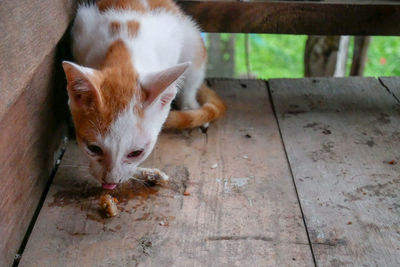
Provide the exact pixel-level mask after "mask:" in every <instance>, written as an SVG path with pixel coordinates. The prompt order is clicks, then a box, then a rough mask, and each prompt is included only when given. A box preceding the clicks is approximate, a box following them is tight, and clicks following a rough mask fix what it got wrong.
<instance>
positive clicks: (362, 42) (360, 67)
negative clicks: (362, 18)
mask: <svg viewBox="0 0 400 267" xmlns="http://www.w3.org/2000/svg"><path fill="white" fill-rule="evenodd" d="M370 40H371V37H370V36H355V37H354V52H353V61H352V63H351V70H350V76H362V75H363V74H364V69H365V64H366V63H367V53H368V47H369V43H370Z"/></svg>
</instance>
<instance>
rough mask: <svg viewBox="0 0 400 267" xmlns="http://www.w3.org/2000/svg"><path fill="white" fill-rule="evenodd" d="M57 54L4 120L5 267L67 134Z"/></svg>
mask: <svg viewBox="0 0 400 267" xmlns="http://www.w3.org/2000/svg"><path fill="white" fill-rule="evenodd" d="M55 54H56V49H53V51H52V52H51V53H50V54H49V55H48V56H47V57H46V58H45V60H44V61H43V62H42V64H41V65H40V66H39V67H38V68H37V70H36V72H35V74H34V77H33V79H32V80H31V81H30V83H29V86H28V87H27V88H26V90H25V91H24V92H23V93H22V95H20V97H19V98H18V100H17V102H16V103H14V104H13V105H12V106H11V107H10V109H9V111H8V112H7V113H6V115H5V116H4V118H3V119H2V120H0V129H1V130H0V180H1V185H2V186H1V187H0V195H1V199H0V214H1V216H0V236H1V238H0V266H9V265H10V264H11V263H12V261H13V259H14V255H15V254H16V253H17V250H18V248H19V246H20V244H21V242H22V240H23V237H24V235H25V233H26V230H27V227H28V225H29V223H30V220H31V219H32V215H33V213H34V211H35V209H36V207H37V205H38V202H39V199H40V197H41V194H42V192H43V189H44V188H45V186H46V183H47V181H48V178H49V177H50V172H51V169H52V167H53V165H54V157H55V154H56V151H57V149H58V146H59V145H60V143H61V140H62V135H63V134H65V132H63V131H65V130H66V128H65V127H63V123H64V124H65V121H66V116H65V114H67V113H66V112H67V110H66V99H65V88H60V87H57V86H56V83H55V80H56V79H58V83H57V84H58V85H59V86H62V83H60V82H59V81H60V74H62V73H61V72H60V71H62V70H60V68H61V66H59V65H56V63H55V58H56V55H55ZM56 66H58V68H57V67H56ZM57 70H58V71H57ZM61 77H62V76H61ZM62 87H64V86H62ZM63 96H64V97H63Z"/></svg>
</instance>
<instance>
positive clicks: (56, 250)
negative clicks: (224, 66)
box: [20, 78, 400, 266]
mask: <svg viewBox="0 0 400 267" xmlns="http://www.w3.org/2000/svg"><path fill="white" fill-rule="evenodd" d="M209 82H210V85H211V86H212V87H213V88H215V89H216V90H217V91H218V93H219V94H220V95H221V97H222V98H223V99H224V100H225V101H226V103H227V105H228V108H229V109H228V113H227V114H226V116H225V117H224V118H223V119H221V120H219V121H218V122H216V123H213V124H212V125H211V126H210V128H209V131H208V137H207V136H206V135H204V134H202V133H200V132H199V131H197V130H193V131H192V132H186V131H185V132H164V133H162V135H161V136H160V140H159V143H158V145H157V146H156V148H155V150H154V152H153V153H152V155H151V157H150V158H149V159H148V160H147V161H146V163H145V165H146V166H151V167H158V168H160V169H162V170H164V171H165V172H166V173H168V174H169V175H170V177H171V181H170V182H169V184H167V185H165V186H156V187H150V188H145V187H141V186H140V185H134V186H132V188H123V189H120V190H118V191H117V192H116V193H115V196H117V198H119V200H120V203H119V208H120V210H121V211H122V212H121V213H120V215H119V216H118V217H115V218H111V219H104V218H103V217H102V216H101V214H100V212H99V204H98V197H99V195H101V194H102V192H101V189H99V185H98V184H96V182H95V181H94V180H93V179H91V178H90V177H89V175H88V171H87V169H86V167H85V162H84V159H83V158H82V156H81V155H80V153H79V151H78V149H77V146H76V144H75V143H74V142H72V141H71V142H70V143H69V145H68V148H67V151H66V153H65V155H64V157H63V159H62V163H61V165H60V167H59V169H58V172H57V174H56V177H55V179H54V181H53V184H52V185H51V188H50V191H49V193H48V195H47V198H46V200H45V203H44V205H43V207H42V209H41V212H40V214H39V217H38V220H37V221H36V224H35V227H34V229H33V231H32V234H31V236H30V238H29V240H28V243H27V246H26V248H25V251H24V253H23V254H22V259H21V261H20V266H314V265H317V266H345V265H353V266H400V102H399V99H400V78H397V79H396V78H381V79H375V78H363V79H360V78H348V79H277V80H270V81H268V82H265V81H259V80H228V79H212V80H210V81H209ZM271 97H272V99H270V98H271ZM215 166H216V167H215ZM130 189H131V190H132V191H129V190H130ZM185 191H186V192H189V193H190V195H189V196H185V195H184V194H183V192H185ZM131 192H133V193H131Z"/></svg>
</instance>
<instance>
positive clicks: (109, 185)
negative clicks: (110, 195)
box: [101, 183, 117, 190]
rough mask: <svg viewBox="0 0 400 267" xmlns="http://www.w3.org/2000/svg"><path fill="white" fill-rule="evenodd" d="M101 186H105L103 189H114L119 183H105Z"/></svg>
mask: <svg viewBox="0 0 400 267" xmlns="http://www.w3.org/2000/svg"><path fill="white" fill-rule="evenodd" d="M101 187H103V189H107V190H113V189H114V188H115V187H117V184H107V183H104V184H102V185H101Z"/></svg>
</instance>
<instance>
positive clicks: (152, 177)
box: [142, 169, 169, 183]
mask: <svg viewBox="0 0 400 267" xmlns="http://www.w3.org/2000/svg"><path fill="white" fill-rule="evenodd" d="M142 176H143V177H144V179H145V180H146V181H147V182H150V183H159V182H164V181H168V179H169V177H168V175H166V174H165V173H164V172H162V171H160V170H159V169H145V170H143V171H142Z"/></svg>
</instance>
